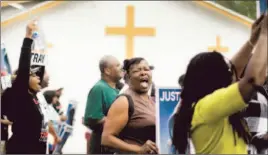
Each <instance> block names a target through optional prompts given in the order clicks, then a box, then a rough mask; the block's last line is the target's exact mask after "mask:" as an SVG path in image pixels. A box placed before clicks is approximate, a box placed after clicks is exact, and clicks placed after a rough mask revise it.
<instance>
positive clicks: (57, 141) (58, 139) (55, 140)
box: [54, 136, 61, 144]
mask: <svg viewBox="0 0 268 155" xmlns="http://www.w3.org/2000/svg"><path fill="white" fill-rule="evenodd" d="M60 142H61V139H60V137H59V136H56V137H55V138H54V143H55V144H58V143H60Z"/></svg>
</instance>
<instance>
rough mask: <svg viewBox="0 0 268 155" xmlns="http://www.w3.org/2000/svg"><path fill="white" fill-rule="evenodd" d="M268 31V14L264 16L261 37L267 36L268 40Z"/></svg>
mask: <svg viewBox="0 0 268 155" xmlns="http://www.w3.org/2000/svg"><path fill="white" fill-rule="evenodd" d="M267 29H268V15H267V13H266V14H265V16H264V19H263V22H262V27H261V35H265V36H266V38H267V31H268V30H267Z"/></svg>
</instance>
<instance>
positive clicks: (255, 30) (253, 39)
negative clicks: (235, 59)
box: [249, 14, 265, 46]
mask: <svg viewBox="0 0 268 155" xmlns="http://www.w3.org/2000/svg"><path fill="white" fill-rule="evenodd" d="M264 17H265V15H264V14H262V15H261V16H260V17H259V18H258V19H257V20H256V21H255V22H254V23H253V25H252V27H251V35H250V39H249V41H250V43H252V44H253V46H255V45H256V43H257V41H258V39H259V36H260V33H261V27H262V21H263V19H264Z"/></svg>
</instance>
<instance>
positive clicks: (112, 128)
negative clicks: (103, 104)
mask: <svg viewBox="0 0 268 155" xmlns="http://www.w3.org/2000/svg"><path fill="white" fill-rule="evenodd" d="M128 108H129V104H128V100H127V98H126V97H125V96H121V97H119V98H118V99H117V100H116V101H115V102H114V103H113V104H112V106H111V108H110V109H109V112H108V116H107V119H106V121H105V124H104V129H103V133H102V141H101V143H102V145H104V146H109V147H111V148H115V149H117V150H120V151H126V152H132V153H141V154H147V153H157V147H156V145H155V144H154V143H153V142H151V141H147V142H146V143H145V144H144V145H143V146H138V145H133V144H128V143H126V142H124V141H123V140H121V139H120V138H118V136H119V134H120V132H121V131H122V130H123V129H124V128H125V126H126V124H127V122H128Z"/></svg>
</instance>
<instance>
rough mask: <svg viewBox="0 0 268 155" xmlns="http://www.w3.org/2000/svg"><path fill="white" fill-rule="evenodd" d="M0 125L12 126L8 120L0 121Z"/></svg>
mask: <svg viewBox="0 0 268 155" xmlns="http://www.w3.org/2000/svg"><path fill="white" fill-rule="evenodd" d="M1 123H2V124H5V125H12V124H13V122H10V121H9V120H8V119H1Z"/></svg>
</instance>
